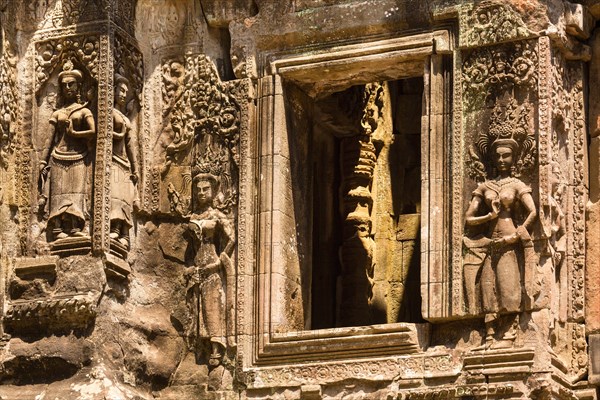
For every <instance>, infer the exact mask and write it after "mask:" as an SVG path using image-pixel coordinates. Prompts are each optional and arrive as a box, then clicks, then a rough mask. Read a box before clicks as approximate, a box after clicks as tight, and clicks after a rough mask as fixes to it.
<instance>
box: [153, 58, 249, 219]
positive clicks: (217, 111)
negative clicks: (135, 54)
mask: <svg viewBox="0 0 600 400" xmlns="http://www.w3.org/2000/svg"><path fill="white" fill-rule="evenodd" d="M231 90H232V86H231V85H226V84H224V83H222V82H221V80H220V79H219V76H218V74H217V71H216V68H215V66H214V65H213V63H212V62H211V61H210V60H209V59H208V58H207V57H206V56H203V55H187V56H186V57H185V60H178V59H169V60H166V61H165V62H164V64H163V92H162V93H163V101H164V109H163V117H164V118H166V120H167V122H166V125H167V127H166V129H165V131H164V133H163V135H164V137H165V140H164V149H163V151H164V155H163V157H164V160H165V162H164V164H163V165H162V166H161V167H160V173H161V184H160V186H161V194H160V196H161V201H160V203H161V205H160V207H161V211H163V212H167V213H174V214H176V215H178V214H179V215H182V214H187V213H189V207H190V204H191V192H192V191H191V186H190V185H191V168H192V166H193V164H194V162H196V161H193V159H194V158H195V159H196V160H198V159H199V157H200V156H198V155H199V154H203V156H201V157H205V156H206V157H210V158H211V159H213V160H219V162H221V163H222V165H223V176H222V178H221V193H222V196H223V201H222V207H224V208H226V209H228V210H229V209H231V207H233V206H235V204H236V202H237V200H236V197H237V185H238V176H237V175H238V168H239V154H238V152H239V150H238V147H239V127H240V120H239V113H240V106H239V104H238V103H237V101H236V99H235V96H233V95H232V93H231ZM207 152H208V153H207ZM201 157H200V158H201Z"/></svg>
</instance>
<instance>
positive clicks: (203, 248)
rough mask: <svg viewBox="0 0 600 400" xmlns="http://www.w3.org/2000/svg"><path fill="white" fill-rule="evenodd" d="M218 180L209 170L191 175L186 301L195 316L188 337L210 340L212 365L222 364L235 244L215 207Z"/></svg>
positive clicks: (228, 223)
mask: <svg viewBox="0 0 600 400" xmlns="http://www.w3.org/2000/svg"><path fill="white" fill-rule="evenodd" d="M218 182H219V181H218V178H217V177H216V176H215V175H213V174H210V173H199V174H197V175H196V176H195V177H194V179H193V190H194V192H195V193H194V200H195V201H194V206H195V209H194V214H192V215H191V217H190V223H189V232H190V234H191V237H192V240H191V250H192V254H193V262H194V266H193V271H192V272H191V279H190V282H189V285H188V304H190V305H191V307H190V308H191V311H192V315H193V318H194V321H193V324H192V326H191V332H190V336H191V337H196V338H197V339H199V340H208V342H210V349H211V350H210V351H211V353H210V356H209V365H210V366H212V367H215V366H218V365H219V364H220V363H221V360H222V358H223V355H224V352H225V349H226V337H225V336H226V323H227V320H226V319H227V310H226V307H225V305H226V301H227V299H226V290H225V283H226V282H227V278H228V274H231V273H232V270H233V264H232V261H231V255H232V253H233V247H234V244H235V239H234V230H233V226H232V224H231V221H230V220H229V219H228V218H227V216H226V215H225V214H223V213H222V212H221V211H219V210H218V209H215V208H214V204H213V200H214V198H215V196H216V194H217V192H218V189H219V183H218ZM231 300H232V299H229V301H231Z"/></svg>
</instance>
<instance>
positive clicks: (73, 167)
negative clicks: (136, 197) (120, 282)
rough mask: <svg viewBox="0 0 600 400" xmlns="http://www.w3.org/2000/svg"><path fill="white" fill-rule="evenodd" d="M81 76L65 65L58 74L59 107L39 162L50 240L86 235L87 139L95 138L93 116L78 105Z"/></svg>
mask: <svg viewBox="0 0 600 400" xmlns="http://www.w3.org/2000/svg"><path fill="white" fill-rule="evenodd" d="M82 79H83V74H82V73H81V71H79V70H77V69H73V64H72V63H71V61H67V62H65V64H64V66H63V71H62V72H61V73H60V74H58V82H59V86H60V98H61V99H62V102H63V103H62V106H61V107H60V108H59V109H58V110H56V111H55V112H54V113H53V114H52V117H51V118H50V136H49V139H48V142H47V143H46V146H45V148H44V152H43V153H42V158H41V161H40V180H41V182H42V186H45V185H49V187H48V188H47V194H44V193H43V194H42V196H41V198H40V206H42V207H43V206H44V205H45V203H46V201H47V200H48V199H49V200H50V204H49V217H48V226H49V227H52V228H51V229H52V234H53V238H52V240H56V239H63V238H67V237H69V236H86V233H85V232H84V231H83V229H84V226H85V220H86V215H87V213H88V209H87V207H88V205H87V202H88V198H89V189H88V188H89V185H88V178H89V177H88V175H89V169H90V163H91V162H90V157H89V155H88V153H89V149H90V148H91V147H92V146H90V139H92V138H93V137H94V136H95V135H96V125H95V122H94V116H93V114H92V112H91V111H90V109H89V108H87V103H83V104H82V103H81V102H80V90H81V81H82Z"/></svg>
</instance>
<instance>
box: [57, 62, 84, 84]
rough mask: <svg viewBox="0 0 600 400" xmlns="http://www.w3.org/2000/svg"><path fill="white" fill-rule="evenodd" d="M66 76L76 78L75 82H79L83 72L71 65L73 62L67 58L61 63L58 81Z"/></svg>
mask: <svg viewBox="0 0 600 400" xmlns="http://www.w3.org/2000/svg"><path fill="white" fill-rule="evenodd" d="M68 76H72V77H74V78H75V79H77V82H81V80H82V79H83V74H82V73H81V71H80V70H78V69H75V68H74V67H73V62H72V61H71V60H67V61H65V63H64V64H63V70H62V72H61V73H59V74H58V81H59V82H62V80H63V79H64V78H66V77H68Z"/></svg>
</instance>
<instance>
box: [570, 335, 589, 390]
mask: <svg viewBox="0 0 600 400" xmlns="http://www.w3.org/2000/svg"><path fill="white" fill-rule="evenodd" d="M570 328H571V329H570V335H571V346H570V347H571V367H570V372H571V374H573V375H574V376H576V377H577V378H578V379H580V378H582V377H583V376H584V375H585V374H586V373H587V367H588V353H587V341H586V339H585V326H584V325H581V324H571V326H570Z"/></svg>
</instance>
